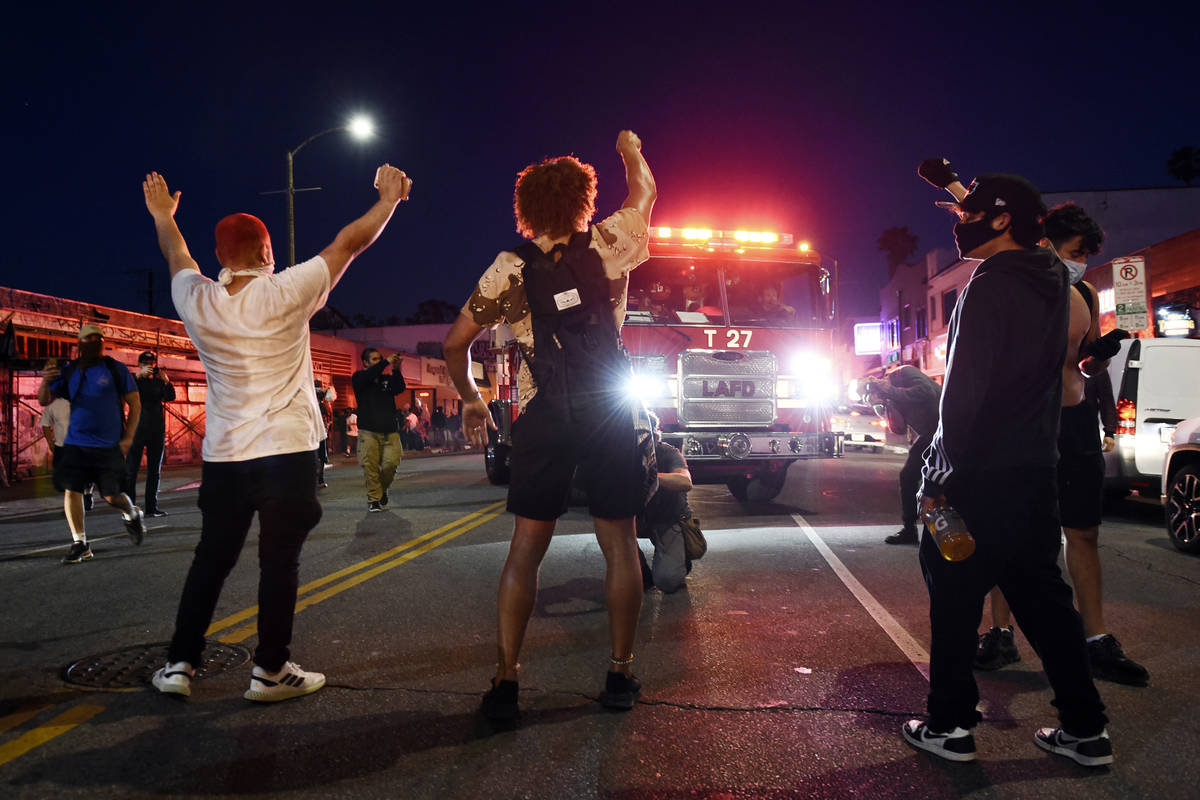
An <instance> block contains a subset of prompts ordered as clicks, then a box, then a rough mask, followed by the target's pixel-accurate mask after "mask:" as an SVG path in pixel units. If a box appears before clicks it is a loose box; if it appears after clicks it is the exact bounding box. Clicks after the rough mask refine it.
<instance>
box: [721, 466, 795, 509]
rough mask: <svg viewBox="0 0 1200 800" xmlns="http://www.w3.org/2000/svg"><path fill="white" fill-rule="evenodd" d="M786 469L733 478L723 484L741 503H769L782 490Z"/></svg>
mask: <svg viewBox="0 0 1200 800" xmlns="http://www.w3.org/2000/svg"><path fill="white" fill-rule="evenodd" d="M786 477H787V471H786V470H782V471H780V472H773V473H766V474H763V475H759V476H756V477H753V478H746V477H740V478H734V479H733V480H731V481H728V482H727V483H726V484H725V485H726V486H728V487H729V493H730V494H732V495H733V496H734V498H736V499H737V500H740V501H741V502H743V503H769V502H770V501H772V500H774V499H775V498H776V497H778V496H779V493H780V492H782V491H783V484H784V481H785V479H786Z"/></svg>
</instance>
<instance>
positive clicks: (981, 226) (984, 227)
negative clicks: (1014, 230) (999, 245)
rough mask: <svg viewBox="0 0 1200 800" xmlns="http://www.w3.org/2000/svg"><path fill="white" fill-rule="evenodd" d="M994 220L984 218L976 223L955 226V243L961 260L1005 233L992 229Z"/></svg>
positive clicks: (961, 223)
mask: <svg viewBox="0 0 1200 800" xmlns="http://www.w3.org/2000/svg"><path fill="white" fill-rule="evenodd" d="M992 219H994V218H993V217H984V218H983V219H979V220H976V221H975V222H959V223H958V224H956V225H955V226H954V243H955V244H956V245H958V255H959V258H967V257H968V256H967V253H970V252H973V251H974V250H975V248H977V247H981V246H982V245H985V244H987V243H988V242H990V241H991V240H992V239H995V238H996V237H997V236H1000V235H1002V234H1003V233H1004V231H1003V230H999V231H998V230H994V229H993V228H992ZM1005 230H1007V229H1005Z"/></svg>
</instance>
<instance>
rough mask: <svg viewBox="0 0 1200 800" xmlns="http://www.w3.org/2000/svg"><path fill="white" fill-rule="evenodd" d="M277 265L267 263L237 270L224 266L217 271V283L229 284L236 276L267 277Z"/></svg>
mask: <svg viewBox="0 0 1200 800" xmlns="http://www.w3.org/2000/svg"><path fill="white" fill-rule="evenodd" d="M274 272H275V265H274V264H267V265H266V266H263V267H253V268H251V269H239V270H237V271H236V272H235V271H233V270H231V269H230V268H229V267H222V269H221V271H220V272H218V273H217V283H219V284H221V285H222V286H228V285H229V284H231V283H233V279H234V278H265V277H266V276H268V275H271V274H274Z"/></svg>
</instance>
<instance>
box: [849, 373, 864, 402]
mask: <svg viewBox="0 0 1200 800" xmlns="http://www.w3.org/2000/svg"><path fill="white" fill-rule="evenodd" d="M846 396H847V397H849V398H850V399H851V400H853V401H854V402H855V403H861V402H862V399H863V398H862V392H861V391H859V387H858V378H855V379H854V380H852V381H850V385H849V386H847V387H846Z"/></svg>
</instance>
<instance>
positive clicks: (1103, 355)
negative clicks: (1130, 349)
mask: <svg viewBox="0 0 1200 800" xmlns="http://www.w3.org/2000/svg"><path fill="white" fill-rule="evenodd" d="M1128 338H1129V331H1126V330H1122V329H1120V328H1114V329H1113V330H1111V331H1109V332H1108V333H1106V334H1104V335H1103V336H1101V337H1100V338H1099V339H1096V340H1095V341H1094V342H1092V344H1091V346H1090V347H1088V352H1087V354H1088V356H1089V357H1091V358H1094V359H1096V360H1097V361H1105V360H1107V359H1110V358H1112V357H1113V356H1115V355H1116V354H1117V353H1119V352H1120V351H1121V342H1122V341H1124V340H1125V339H1128Z"/></svg>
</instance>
